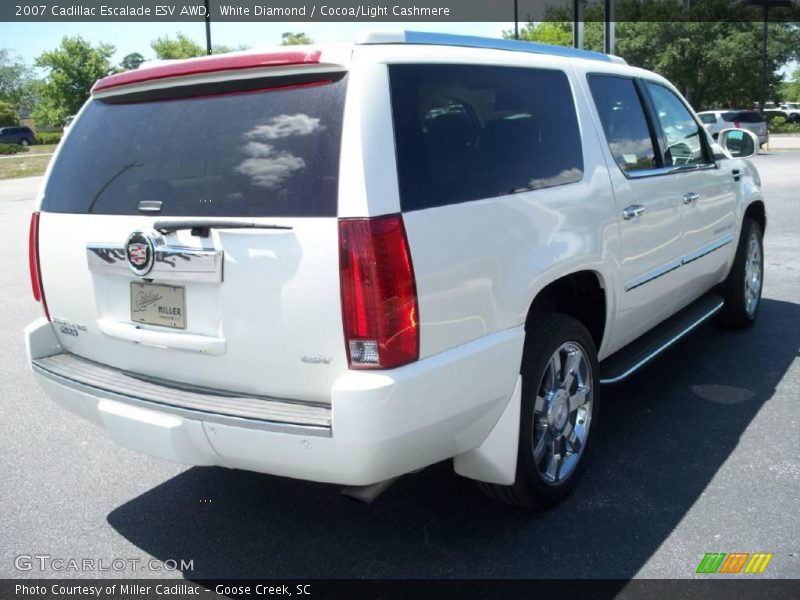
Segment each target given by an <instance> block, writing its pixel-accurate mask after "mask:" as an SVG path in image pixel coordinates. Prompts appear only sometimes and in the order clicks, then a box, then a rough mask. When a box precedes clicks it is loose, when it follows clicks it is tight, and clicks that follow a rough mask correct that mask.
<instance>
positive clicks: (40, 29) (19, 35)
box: [0, 0, 798, 78]
mask: <svg viewBox="0 0 800 600" xmlns="http://www.w3.org/2000/svg"><path fill="white" fill-rule="evenodd" d="M6 1H9V0H0V2H6ZM513 27H514V24H513V22H509V23H498V22H492V23H441V22H439V23H436V22H432V23H420V22H414V23H322V22H301V23H269V22H252V21H250V22H243V23H236V22H218V23H212V26H211V42H212V43H213V44H223V45H225V46H232V47H237V46H241V45H245V46H249V47H251V48H269V47H274V46H277V45H279V44H280V41H281V34H283V33H284V32H286V31H291V32H294V33H300V32H303V33H306V34H307V35H309V36H311V38H312V39H313V40H314V41H315V42H317V43H327V42H352V41H355V39H356V38H357V37H358V36H359V35H360V34H361V33H363V32H366V31H386V30H395V31H396V30H404V29H409V30H414V31H436V32H442V33H458V34H463V35H480V36H485V37H500V36H501V34H502V32H503V31H504V30H509V29H513ZM178 31H181V32H183V33H184V34H185V35H187V36H188V37H190V38H191V39H193V40H194V41H196V42H197V43H198V44H200V45H201V46H203V47H205V44H206V38H205V35H206V34H205V24H204V23H9V22H0V48H7V49H9V50H10V54H11V55H12V56H14V57H17V56H19V57H20V58H22V60H23V61H24V62H25V63H26V64H28V65H30V66H32V65H33V63H34V60H35V59H36V57H37V56H38V55H40V54H41V53H42V52H44V51H46V50H52V49H54V48H55V47H56V46H58V44H59V42H60V41H61V38H62V37H63V36H65V35H70V36H76V35H80V36H81V37H83V38H84V39H86V40H88V41H90V42H92V43H93V44H95V45H96V44H99V43H100V42H107V43H110V44H113V45H114V46H115V47H116V49H117V51H116V53H115V54H114V56H113V57H112V62H113V63H114V64H118V63H119V62H120V61H121V60H122V58H123V57H124V56H125V55H127V54H130V53H132V52H138V53H140V54H141V55H143V56H144V57H145V58H148V59H149V58H155V54H154V53H153V51H152V50H151V48H150V42H151V41H152V40H154V39H156V38H157V37H163V36H166V35H168V36H173V37H174V36H175V33H176V32H178ZM797 66H798V63H790V64H788V65H785V66H784V67H783V68H782V69H781V70H780V72H781V74H782V75H783V76H784V77H785V78H788V77H790V76H791V74H792V73H793V72H794V69H795V68H796V67H797Z"/></svg>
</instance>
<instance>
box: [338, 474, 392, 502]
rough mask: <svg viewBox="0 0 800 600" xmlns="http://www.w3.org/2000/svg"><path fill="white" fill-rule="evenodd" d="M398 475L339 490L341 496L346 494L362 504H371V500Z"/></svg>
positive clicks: (385, 488) (386, 488) (388, 486)
mask: <svg viewBox="0 0 800 600" xmlns="http://www.w3.org/2000/svg"><path fill="white" fill-rule="evenodd" d="M398 479H399V477H393V478H392V479H387V480H386V481H379V482H378V483H372V484H370V485H351V486H347V487H346V488H344V489H343V490H342V491H341V494H342V496H347V497H348V498H350V499H352V500H356V501H358V502H361V503H362V504H372V502H373V501H374V500H375V499H376V498H377V497H378V496H380V495H381V494H382V493H383V492H385V491H386V490H388V489H389V488H390V487H391V486H392V484H394V482H395V481H397V480H398Z"/></svg>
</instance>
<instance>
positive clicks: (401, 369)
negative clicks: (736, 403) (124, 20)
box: [26, 32, 766, 506]
mask: <svg viewBox="0 0 800 600" xmlns="http://www.w3.org/2000/svg"><path fill="white" fill-rule="evenodd" d="M110 132H112V133H110ZM748 136H749V134H747V133H746V132H742V131H741V130H739V131H738V132H737V131H733V132H723V133H722V134H721V136H720V139H719V144H718V143H716V142H714V141H712V140H711V139H710V138H709V137H708V136H707V135H706V134H705V132H704V130H703V127H702V124H701V123H700V122H699V121H698V119H697V116H696V114H695V113H694V112H693V111H692V110H691V108H689V106H688V105H687V104H686V102H685V101H684V100H683V99H682V97H681V96H680V94H679V93H678V92H677V91H676V90H675V88H674V87H673V86H672V85H671V84H670V83H669V82H668V81H666V80H664V79H663V78H662V77H660V76H658V75H655V74H653V73H651V72H648V71H644V70H641V69H637V68H633V67H630V66H628V65H626V64H625V63H624V61H622V60H620V59H618V58H616V57H611V56H606V55H603V54H595V53H591V52H583V51H576V50H572V49H566V48H556V47H550V46H541V45H537V44H528V43H525V42H510V41H502V40H485V39H480V38H468V37H461V36H442V35H435V34H424V33H412V32H406V33H404V34H373V35H370V36H367V37H366V38H365V39H363V40H362V42H361V43H358V44H354V45H347V46H330V47H320V48H317V47H301V48H292V49H281V50H275V51H272V52H266V53H259V52H245V53H235V54H230V55H221V56H212V57H207V58H198V59H190V60H186V61H174V62H173V61H169V62H163V63H156V64H153V65H151V66H144V67H143V68H141V69H139V70H136V71H129V72H125V73H121V74H118V75H112V76H110V77H107V78H105V79H103V80H101V81H99V82H97V84H96V85H95V87H94V90H93V93H92V98H91V99H90V100H89V101H88V102H87V103H86V105H85V106H84V108H83V109H82V110H81V112H80V114H79V115H78V117H77V119H76V120H75V122H74V124H73V125H72V126H71V127H70V129H69V132H68V133H67V135H66V137H65V139H64V141H63V142H62V144H61V145H60V147H59V149H58V151H57V153H56V156H55V158H54V160H53V163H52V165H51V167H50V169H49V172H48V174H47V177H46V183H45V185H44V186H43V189H42V192H41V194H40V198H39V207H38V208H37V210H36V212H34V214H33V216H32V219H31V229H30V268H31V278H32V284H33V290H34V295H35V297H36V299H37V300H39V301H41V303H42V306H43V308H44V312H45V316H44V317H43V318H41V319H39V320H38V321H36V322H35V323H32V324H31V325H30V326H29V327H28V328H27V331H26V335H27V347H28V352H29V357H30V362H31V366H32V369H33V371H34V373H35V377H36V379H37V381H38V382H39V384H40V385H41V386H42V388H44V390H45V392H46V393H47V394H48V395H49V396H50V397H51V398H52V399H53V400H55V401H56V402H58V403H59V404H61V405H62V406H64V407H65V408H67V409H68V410H70V411H72V412H74V413H76V414H78V415H81V416H83V417H86V418H88V419H90V420H92V421H94V422H96V423H97V424H99V425H101V426H102V427H104V428H105V429H106V430H108V432H109V433H110V435H111V436H112V438H113V439H114V440H115V441H116V442H118V443H119V444H121V445H123V446H125V447H128V448H131V449H134V450H138V451H141V452H144V453H147V454H150V455H153V456H158V457H163V458H165V459H169V460H173V461H177V462H180V463H186V464H192V465H221V466H226V467H231V468H238V469H250V470H253V471H260V472H264V473H272V474H276V475H282V476H288V477H295V478H300V479H308V480H314V481H321V482H333V483H340V484H344V485H348V486H373V485H375V484H380V483H382V482H386V481H388V480H391V479H392V478H395V477H397V476H400V475H402V474H404V473H409V472H411V471H414V470H417V469H420V468H423V467H425V466H427V465H430V464H432V463H435V462H437V461H441V460H444V459H450V458H452V459H453V461H454V465H455V470H456V471H457V472H458V473H460V474H461V475H464V476H466V477H470V478H473V479H476V480H478V481H479V482H481V487H482V488H483V489H484V490H485V491H486V492H487V493H488V494H489V495H491V496H493V497H495V498H497V499H499V500H503V501H506V502H510V503H513V504H517V505H522V506H536V505H542V504H546V503H548V502H553V501H556V500H558V499H560V498H562V497H563V496H564V495H565V494H566V493H568V491H569V490H570V489H571V488H572V486H573V485H574V483H575V481H576V478H577V476H578V474H579V472H580V470H581V467H582V465H583V463H584V459H585V457H586V454H587V449H589V448H590V446H591V442H592V434H593V431H594V429H596V427H595V425H596V422H597V416H598V408H599V403H600V392H601V384H605V383H613V382H615V381H619V380H621V379H623V378H625V377H627V376H628V375H630V374H631V373H633V372H634V371H635V370H636V369H637V368H638V367H640V366H641V365H643V364H645V363H647V362H648V361H650V359H651V358H653V357H654V356H655V355H657V354H658V353H659V352H660V351H661V350H663V349H665V348H667V347H668V346H670V345H671V344H672V343H673V342H674V341H675V340H677V339H679V338H680V337H681V336H682V335H684V334H685V333H686V332H688V331H689V330H691V329H692V328H694V327H695V326H697V325H698V324H700V323H702V322H703V321H705V320H707V319H709V318H710V317H711V316H712V315H715V314H716V313H720V314H719V317H720V319H721V321H722V322H724V323H725V324H727V325H729V326H733V327H746V326H748V325H750V324H751V323H752V322H753V321H754V320H755V318H756V316H757V314H758V308H759V300H760V295H761V285H762V273H763V250H762V235H763V233H764V230H765V227H766V211H765V206H764V200H763V198H762V195H761V192H760V180H759V176H758V173H757V172H756V170H755V168H754V167H753V165H752V164H751V163H750V162H749V161H747V160H746V155H749V154H751V153H752V152H753V142H752V140H751V139H750V138H749V137H748ZM737 156H738V157H737ZM743 157H745V158H743ZM607 389H608V388H606V390H607Z"/></svg>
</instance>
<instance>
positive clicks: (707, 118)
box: [697, 114, 717, 125]
mask: <svg viewBox="0 0 800 600" xmlns="http://www.w3.org/2000/svg"><path fill="white" fill-rule="evenodd" d="M697 116H698V117H700V120H701V121H702V122H703V123H705V124H706V125H713V124H714V123H716V122H717V117H715V116H714V115H703V114H700V115H697Z"/></svg>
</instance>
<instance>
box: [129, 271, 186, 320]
mask: <svg viewBox="0 0 800 600" xmlns="http://www.w3.org/2000/svg"><path fill="white" fill-rule="evenodd" d="M131 321H134V322H136V323H146V324H147V325H161V326H163V327H171V328H172V329H186V289H185V288H182V287H175V286H173V285H155V284H152V283H137V282H132V283H131Z"/></svg>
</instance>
